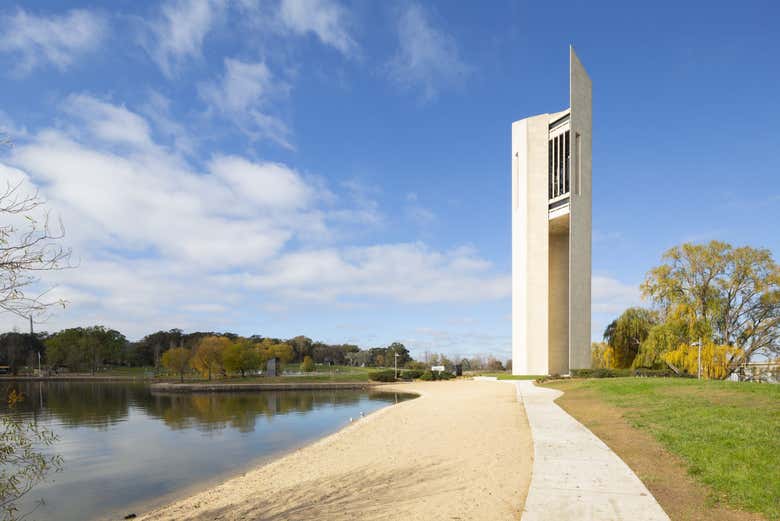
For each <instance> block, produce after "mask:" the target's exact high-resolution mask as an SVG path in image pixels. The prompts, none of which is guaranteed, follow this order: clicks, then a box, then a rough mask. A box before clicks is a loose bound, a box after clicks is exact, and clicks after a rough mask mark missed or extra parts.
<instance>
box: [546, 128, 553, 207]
mask: <svg viewBox="0 0 780 521" xmlns="http://www.w3.org/2000/svg"><path fill="white" fill-rule="evenodd" d="M547 192H548V195H547V198H548V199H552V198H553V197H554V196H553V142H552V139H548V140H547Z"/></svg>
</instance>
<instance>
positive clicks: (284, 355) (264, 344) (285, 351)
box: [257, 338, 295, 364]
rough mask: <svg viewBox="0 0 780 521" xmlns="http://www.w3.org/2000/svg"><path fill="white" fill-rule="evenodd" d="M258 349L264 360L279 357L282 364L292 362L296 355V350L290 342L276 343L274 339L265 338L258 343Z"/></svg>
mask: <svg viewBox="0 0 780 521" xmlns="http://www.w3.org/2000/svg"><path fill="white" fill-rule="evenodd" d="M257 349H258V350H259V351H260V358H262V360H263V361H267V360H270V359H271V358H278V359H279V361H280V362H281V363H282V364H286V363H288V362H290V361H291V360H292V359H293V357H294V356H295V352H294V351H293V348H292V346H291V345H290V344H286V343H284V342H282V343H274V342H273V341H271V340H269V339H267V338H264V339H263V340H262V341H261V342H260V343H259V344H258V345H257Z"/></svg>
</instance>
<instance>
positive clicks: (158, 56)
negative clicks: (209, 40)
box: [143, 0, 227, 77]
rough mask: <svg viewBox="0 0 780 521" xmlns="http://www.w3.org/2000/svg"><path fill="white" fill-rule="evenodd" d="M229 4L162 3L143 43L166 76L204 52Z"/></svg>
mask: <svg viewBox="0 0 780 521" xmlns="http://www.w3.org/2000/svg"><path fill="white" fill-rule="evenodd" d="M226 5H227V4H226V1H225V0H168V1H167V2H166V3H164V4H163V5H162V7H161V8H160V12H159V14H158V17H157V18H156V19H155V20H153V21H152V22H151V23H150V24H149V25H148V32H147V34H145V36H144V41H143V44H144V46H145V47H146V49H147V51H148V52H149V54H150V55H151V56H152V58H153V59H154V60H155V61H156V62H157V64H158V65H159V66H160V69H161V70H162V72H163V73H164V74H165V75H166V76H168V77H172V76H174V75H175V73H176V71H177V69H178V68H179V67H180V66H181V65H182V64H183V63H185V62H186V61H187V60H189V59H193V58H198V57H200V56H201V53H202V47H203V41H204V39H205V38H206V35H207V34H208V33H209V32H210V31H211V30H212V29H213V28H214V25H215V23H216V20H217V19H218V17H219V15H220V14H221V13H222V11H223V10H224V8H225V6H226Z"/></svg>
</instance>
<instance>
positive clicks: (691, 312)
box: [642, 241, 780, 378]
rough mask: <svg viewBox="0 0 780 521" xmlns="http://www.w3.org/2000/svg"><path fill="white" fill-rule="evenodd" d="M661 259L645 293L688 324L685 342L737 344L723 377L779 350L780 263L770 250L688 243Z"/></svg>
mask: <svg viewBox="0 0 780 521" xmlns="http://www.w3.org/2000/svg"><path fill="white" fill-rule="evenodd" d="M663 261H664V262H663V264H661V265H660V266H658V267H656V268H653V269H652V270H651V271H650V272H649V273H648V274H647V277H646V279H645V281H644V283H643V284H642V292H643V294H644V295H645V296H646V297H648V298H650V299H651V300H652V301H653V302H655V303H656V304H657V305H658V306H659V308H660V310H661V312H662V313H663V314H664V317H665V318H666V317H670V318H672V319H675V320H681V321H683V322H685V323H686V324H687V337H688V338H687V339H686V340H687V342H686V343H688V344H690V343H692V341H693V340H698V339H699V338H703V339H704V343H705V345H708V344H713V345H716V346H731V347H733V348H734V349H730V350H729V354H728V355H727V357H728V361H727V369H726V370H725V371H724V372H723V375H722V377H723V378H725V377H728V376H729V375H730V374H731V373H732V372H734V370H736V369H737V368H738V367H739V365H740V364H742V363H743V362H749V361H750V360H751V358H752V357H753V356H754V355H755V354H757V353H764V354H766V355H771V354H777V353H780V267H779V266H778V265H777V264H776V263H775V262H774V260H773V259H772V255H771V253H770V252H769V250H766V249H760V248H752V247H749V246H743V247H738V248H735V247H733V246H731V245H730V244H727V243H724V242H719V241H711V242H709V243H707V244H694V243H686V244H683V245H681V246H676V247H674V248H672V249H670V250H669V251H667V252H666V253H665V254H664V256H663ZM677 347H679V346H677Z"/></svg>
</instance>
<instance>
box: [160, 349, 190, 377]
mask: <svg viewBox="0 0 780 521" xmlns="http://www.w3.org/2000/svg"><path fill="white" fill-rule="evenodd" d="M191 357H192V351H190V350H189V349H186V348H184V347H174V348H173V349H168V350H167V351H166V352H164V353H163V355H162V359H161V362H162V365H163V367H165V368H166V369H168V370H169V371H173V372H174V373H177V374H178V375H179V381H181V382H182V383H184V373H185V372H187V368H188V367H189V366H190V358H191Z"/></svg>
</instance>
